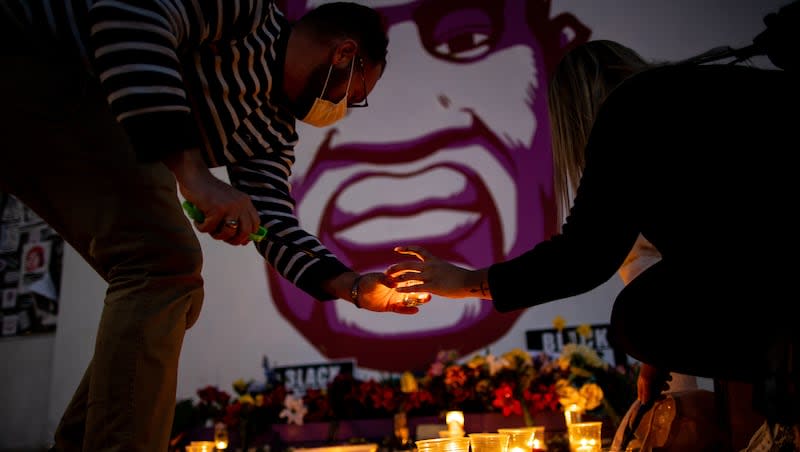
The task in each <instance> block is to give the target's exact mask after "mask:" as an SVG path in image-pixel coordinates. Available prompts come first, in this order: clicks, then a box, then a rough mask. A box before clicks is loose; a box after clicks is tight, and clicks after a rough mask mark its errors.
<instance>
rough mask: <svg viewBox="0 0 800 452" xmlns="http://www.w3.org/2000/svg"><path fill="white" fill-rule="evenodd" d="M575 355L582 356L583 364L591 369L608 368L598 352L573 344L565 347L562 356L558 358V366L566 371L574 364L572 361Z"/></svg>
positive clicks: (586, 346) (585, 346)
mask: <svg viewBox="0 0 800 452" xmlns="http://www.w3.org/2000/svg"><path fill="white" fill-rule="evenodd" d="M575 355H577V356H580V357H581V358H582V359H583V362H585V363H586V364H587V365H588V366H590V367H599V368H606V366H607V364H606V362H605V361H603V358H600V355H598V354H597V351H595V350H594V349H593V348H591V347H589V346H588V345H583V344H573V343H569V344H566V345H564V348H563V349H562V350H561V355H560V356H559V357H558V364H559V365H560V366H561V368H562V369H563V370H566V369H567V368H568V367H569V364H570V363H572V359H573V357H574V356H575ZM565 363H566V364H565Z"/></svg>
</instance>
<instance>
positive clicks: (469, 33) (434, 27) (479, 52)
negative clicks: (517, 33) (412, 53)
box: [414, 0, 503, 63]
mask: <svg viewBox="0 0 800 452" xmlns="http://www.w3.org/2000/svg"><path fill="white" fill-rule="evenodd" d="M502 11H503V2H494V3H491V2H485V1H479V0H464V1H462V2H426V3H423V5H422V6H420V8H419V9H417V10H416V11H415V12H414V21H415V22H416V24H417V29H418V31H419V34H420V40H421V41H422V45H423V46H424V47H425V49H426V50H427V51H428V52H429V53H430V54H431V55H433V56H434V57H436V58H439V59H442V60H447V61H452V62H455V63H468V62H472V61H475V60H479V59H481V58H484V57H486V56H487V55H488V54H489V53H491V51H492V50H493V49H494V46H495V45H496V43H497V41H498V40H499V38H500V33H501V31H502V29H503V24H502Z"/></svg>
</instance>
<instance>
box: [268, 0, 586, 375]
mask: <svg viewBox="0 0 800 452" xmlns="http://www.w3.org/2000/svg"><path fill="white" fill-rule="evenodd" d="M285 3H287V4H284V5H282V7H283V11H285V12H286V15H287V17H289V19H290V20H294V19H296V18H298V17H299V16H301V15H302V14H303V13H304V12H305V11H306V10H307V8H311V7H314V6H317V4H318V3H314V2H313V1H312V2H306V1H305V0H299V1H295V0H287V2H285ZM363 3H364V4H367V5H368V6H372V7H374V8H376V9H377V10H379V11H380V12H381V14H382V15H383V16H384V17H385V18H386V23H387V26H388V27H389V28H388V31H389V56H388V65H387V67H386V71H385V73H384V75H383V77H382V78H381V80H380V81H379V82H378V84H377V85H376V87H375V89H374V90H373V91H372V93H371V94H370V96H369V104H370V106H369V107H368V108H366V109H357V110H352V111H350V112H349V114H348V117H346V118H345V119H344V120H342V121H340V122H339V123H337V124H335V125H333V126H331V127H328V128H322V129H319V128H313V127H310V126H308V127H304V125H298V127H299V130H298V132H299V134H300V141H299V145H298V147H297V150H296V156H297V164H296V166H295V168H294V173H293V176H292V177H293V179H292V190H293V191H292V193H293V195H294V197H295V199H296V201H297V209H298V210H297V214H298V217H299V219H300V224H301V225H302V226H303V227H304V228H305V229H306V230H308V231H309V232H311V233H313V234H316V235H317V236H318V237H319V238H320V240H322V242H323V243H325V245H326V246H327V247H328V248H329V249H330V250H331V251H333V252H334V253H336V255H337V256H339V258H340V259H342V260H343V261H344V262H345V263H347V264H348V265H351V266H352V267H353V268H354V269H356V270H358V271H362V272H364V271H383V270H384V269H385V268H386V267H387V266H388V265H389V264H391V263H393V262H395V261H397V260H398V259H399V258H400V256H398V255H396V254H394V253H393V252H392V249H393V247H394V246H396V245H400V244H417V245H423V246H425V247H427V248H428V249H430V250H431V251H433V252H434V253H436V254H438V255H439V256H441V257H444V258H446V259H448V260H450V261H452V262H454V263H457V264H460V265H462V266H465V267H469V268H477V267H484V266H487V265H489V264H491V263H493V262H498V261H501V260H505V259H507V258H510V257H514V256H516V255H518V254H520V253H521V252H523V251H525V250H527V249H529V248H531V247H532V246H533V245H535V244H536V243H538V242H540V241H542V240H543V239H545V238H547V237H549V236H550V235H552V234H553V233H554V232H555V231H556V226H557V225H556V221H555V211H554V209H555V207H554V206H555V204H554V201H553V193H552V192H553V190H552V161H551V154H550V145H549V143H550V138H549V130H548V123H547V112H546V95H545V89H546V85H547V79H548V72H549V70H550V68H552V67H553V66H554V65H555V63H556V62H557V61H558V60H559V59H560V58H561V56H562V55H563V54H564V53H565V52H566V51H568V50H569V49H570V48H571V47H573V46H574V45H577V44H579V43H581V42H585V41H586V40H587V39H588V35H589V30H588V29H587V28H586V27H585V26H584V25H583V24H581V23H580V22H579V21H578V20H577V19H576V18H575V17H574V16H572V15H570V14H560V15H557V16H555V17H550V2H549V1H539V0H505V1H503V0H414V1H412V0H383V1H371V2H367V1H365V2H363ZM267 274H268V278H269V284H270V288H271V291H272V298H273V300H274V303H275V304H276V307H277V308H278V311H279V312H280V313H281V315H283V316H284V317H285V318H286V320H287V321H289V322H290V323H291V324H292V325H293V326H294V328H296V329H297V330H298V332H300V334H302V335H303V336H304V337H305V338H306V339H307V340H308V341H309V342H310V343H311V344H313V345H314V346H315V347H316V348H317V349H318V350H319V351H320V353H321V354H322V355H324V356H325V357H327V358H329V359H340V358H354V359H355V360H356V362H357V364H358V365H359V366H360V367H363V368H369V369H375V370H380V371H389V372H400V371H403V370H409V369H417V370H418V369H424V368H425V367H426V366H427V365H428V364H429V363H430V362H432V361H433V359H434V357H435V355H436V353H437V352H438V351H439V350H452V349H454V350H458V351H459V352H460V353H461V354H462V355H467V354H469V353H471V352H473V351H476V350H480V349H482V348H485V347H487V346H488V345H490V344H491V343H492V342H494V341H496V340H497V339H499V338H501V337H502V336H503V335H504V334H505V333H507V332H508V330H509V329H510V328H511V327H512V326H513V324H514V322H515V321H516V320H517V318H518V317H519V316H520V315H521V314H522V311H518V312H512V313H505V314H501V313H498V312H495V311H494V308H493V307H492V305H491V303H489V302H486V301H482V300H477V299H476V300H472V301H469V300H467V301H465V300H446V299H439V298H437V297H434V299H433V300H432V301H431V302H430V303H429V304H428V305H425V306H423V307H422V308H421V311H420V313H418V314H417V315H414V316H398V315H393V314H385V313H373V312H366V311H362V310H358V309H356V308H355V307H353V306H351V305H350V304H349V303H320V302H318V301H315V300H314V299H312V298H311V297H309V296H308V295H306V294H305V293H304V292H302V291H300V290H299V289H297V288H295V287H294V286H293V285H291V284H290V283H289V282H288V281H286V280H284V279H283V278H281V277H280V276H279V275H278V274H277V273H275V272H274V271H272V270H271V269H270V268H269V267H268V270H267ZM520 296H525V294H520Z"/></svg>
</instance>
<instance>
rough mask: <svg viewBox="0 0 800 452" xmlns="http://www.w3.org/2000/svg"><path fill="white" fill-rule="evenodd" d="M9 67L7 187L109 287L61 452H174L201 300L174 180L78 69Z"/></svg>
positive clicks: (3, 107) (1, 161)
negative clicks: (180, 392) (182, 376)
mask: <svg viewBox="0 0 800 452" xmlns="http://www.w3.org/2000/svg"><path fill="white" fill-rule="evenodd" d="M0 61H2V64H1V65H2V67H3V70H2V71H0V156H1V157H0V190H2V191H5V192H9V193H11V194H13V195H15V196H17V197H18V198H19V199H20V200H21V201H22V202H24V203H25V204H26V205H27V206H28V207H30V208H31V209H33V210H34V211H35V212H36V213H37V214H39V215H40V216H41V217H42V218H43V219H44V220H45V221H47V222H48V223H49V224H50V225H51V226H52V227H53V228H54V229H55V230H56V231H57V232H58V233H59V234H60V235H61V236H62V237H63V238H64V240H66V241H67V242H68V243H69V244H70V245H71V246H72V247H73V248H74V249H75V250H77V251H78V252H79V253H80V254H81V255H82V256H83V257H84V258H85V259H86V261H87V262H88V263H89V264H90V265H91V266H92V267H93V268H94V269H95V270H96V271H97V272H98V273H99V274H100V276H101V277H102V278H103V279H104V280H105V281H106V282H107V283H108V290H107V292H106V296H105V299H104V300H102V302H103V312H102V315H101V319H100V325H99V329H98V332H97V339H96V343H95V349H94V355H93V358H92V360H91V363H90V364H89V366H88V368H87V369H86V373H85V375H84V376H83V379H82V381H81V383H80V385H79V386H78V388H77V389H76V391H75V394H74V396H73V399H72V401H71V402H70V404H69V406H68V407H67V409H66V411H65V412H64V414H63V417H62V419H61V422H60V424H59V427H58V429H57V432H56V447H57V449H58V450H64V451H91V452H100V451H143V452H144V451H147V452H154V451H166V450H167V448H168V440H169V435H170V430H171V427H172V420H173V416H174V410H175V393H176V385H177V372H178V360H179V354H180V350H181V346H182V344H183V338H184V334H185V332H186V330H187V329H188V328H189V327H190V326H191V325H192V324H193V323H194V322H195V320H196V319H197V317H198V315H199V312H200V307H201V305H202V300H203V281H202V278H201V274H200V271H201V266H202V255H201V249H200V245H199V243H198V241H197V238H196V236H195V234H194V231H193V229H192V226H191V224H190V222H189V221H188V220H187V218H186V217H185V216H184V215H183V212H182V210H181V207H180V205H179V199H178V197H177V192H176V183H175V180H174V177H173V176H172V174H171V173H170V172H169V171H168V170H167V168H166V167H165V166H164V165H163V164H161V163H152V164H140V163H137V162H136V160H135V157H134V154H133V152H132V149H131V147H130V145H129V141H128V139H127V137H126V135H125V133H124V131H123V129H122V128H121V127H120V126H119V125H118V124H117V123H116V122H115V121H114V118H113V117H112V115H111V113H110V112H109V109H108V106H107V102H106V101H105V99H104V97H103V95H102V93H101V92H100V90H99V87H98V86H97V84H96V82H94V81H93V80H92V79H90V78H89V77H88V76H87V75H85V73H84V72H83V71H82V69H81V68H80V67H79V66H78V65H77V64H76V63H74V62H71V63H70V62H60V61H58V60H57V58H56V57H53V56H48V57H44V58H43V57H35V56H27V57H26V56H0ZM66 283H67V284H70V283H73V284H74V282H72V281H67V282H66ZM97 302H98V303H100V302H101V300H97ZM62 309H64V310H66V309H70V306H69V305H65V306H62Z"/></svg>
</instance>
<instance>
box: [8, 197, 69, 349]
mask: <svg viewBox="0 0 800 452" xmlns="http://www.w3.org/2000/svg"><path fill="white" fill-rule="evenodd" d="M63 249H64V243H63V239H62V238H61V237H60V236H59V235H58V234H57V233H56V232H55V231H54V230H53V229H52V228H51V227H50V226H49V225H48V224H47V223H45V221H44V220H42V219H41V218H40V217H39V216H38V215H37V214H36V213H35V212H33V211H32V210H31V209H30V208H28V207H27V206H25V205H24V203H22V202H21V201H20V200H19V199H17V198H15V197H14V196H12V195H9V194H5V193H0V297H1V298H0V300H2V304H0V317H1V318H2V326H3V327H2V330H0V336H2V337H11V336H21V335H28V334H37V333H49V332H53V331H55V328H56V323H57V322H56V321H57V317H58V298H59V297H58V295H59V289H60V284H61V271H62V267H61V266H62V255H63Z"/></svg>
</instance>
